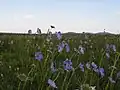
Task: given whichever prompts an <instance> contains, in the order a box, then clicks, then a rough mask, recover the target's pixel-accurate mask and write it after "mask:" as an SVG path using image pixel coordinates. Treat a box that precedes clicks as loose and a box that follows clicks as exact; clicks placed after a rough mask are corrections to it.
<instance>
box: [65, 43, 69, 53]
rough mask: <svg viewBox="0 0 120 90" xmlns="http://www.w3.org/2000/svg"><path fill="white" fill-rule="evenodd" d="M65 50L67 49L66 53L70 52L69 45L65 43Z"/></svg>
mask: <svg viewBox="0 0 120 90" xmlns="http://www.w3.org/2000/svg"><path fill="white" fill-rule="evenodd" d="M65 49H66V52H69V51H70V47H69V45H68V44H67V43H65Z"/></svg>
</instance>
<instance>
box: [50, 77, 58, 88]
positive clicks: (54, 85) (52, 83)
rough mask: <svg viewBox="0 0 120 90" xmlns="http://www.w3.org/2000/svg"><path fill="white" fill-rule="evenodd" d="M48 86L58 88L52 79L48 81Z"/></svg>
mask: <svg viewBox="0 0 120 90" xmlns="http://www.w3.org/2000/svg"><path fill="white" fill-rule="evenodd" d="M48 84H49V85H50V86H51V87H53V88H57V86H56V84H55V82H54V81H52V80H51V79H48Z"/></svg>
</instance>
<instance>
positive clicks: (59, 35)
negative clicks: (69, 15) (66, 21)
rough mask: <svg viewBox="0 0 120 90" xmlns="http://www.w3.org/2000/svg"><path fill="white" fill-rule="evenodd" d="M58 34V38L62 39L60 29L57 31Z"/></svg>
mask: <svg viewBox="0 0 120 90" xmlns="http://www.w3.org/2000/svg"><path fill="white" fill-rule="evenodd" d="M56 36H57V38H58V39H59V40H60V39H61V38H62V34H61V32H60V31H59V32H56Z"/></svg>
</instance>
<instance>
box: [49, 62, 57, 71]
mask: <svg viewBox="0 0 120 90" xmlns="http://www.w3.org/2000/svg"><path fill="white" fill-rule="evenodd" d="M50 68H51V71H52V72H53V73H54V72H56V69H55V64H54V63H53V62H52V64H51V67H50Z"/></svg>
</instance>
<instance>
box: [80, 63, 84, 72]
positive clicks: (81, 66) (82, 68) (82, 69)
mask: <svg viewBox="0 0 120 90" xmlns="http://www.w3.org/2000/svg"><path fill="white" fill-rule="evenodd" d="M79 66H80V69H81V71H82V72H84V65H83V64H82V63H80V65H79Z"/></svg>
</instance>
